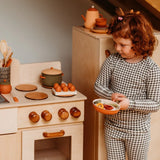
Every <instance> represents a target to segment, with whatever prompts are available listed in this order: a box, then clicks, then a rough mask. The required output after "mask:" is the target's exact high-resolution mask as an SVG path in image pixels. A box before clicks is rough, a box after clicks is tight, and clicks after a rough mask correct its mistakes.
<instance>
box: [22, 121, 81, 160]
mask: <svg viewBox="0 0 160 160" xmlns="http://www.w3.org/2000/svg"><path fill="white" fill-rule="evenodd" d="M51 150H52V151H51ZM45 158H46V159H47V160H83V123H73V124H66V125H56V126H49V127H40V128H38V129H37V128H36V129H28V130H24V131H22V160H44V159H45Z"/></svg>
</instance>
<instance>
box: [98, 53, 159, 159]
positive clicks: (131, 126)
mask: <svg viewBox="0 0 160 160" xmlns="http://www.w3.org/2000/svg"><path fill="white" fill-rule="evenodd" d="M95 92H96V93H97V94H98V95H99V96H100V97H101V98H107V99H111V94H112V93H116V92H118V93H122V94H124V95H125V96H126V97H128V99H129V100H130V105H129V108H128V109H127V110H122V111H119V112H118V113H117V114H115V115H106V121H105V126H106V129H107V130H108V131H109V132H110V133H111V134H112V135H110V136H112V138H115V139H117V138H119V136H121V134H117V133H125V134H132V135H136V136H137V135H138V134H139V135H140V137H141V134H144V133H145V134H148V135H149V131H150V114H151V113H152V112H156V111H158V110H159V108H160V69H159V67H158V66H157V65H156V64H155V63H154V62H153V61H152V59H151V58H150V57H147V58H146V59H143V60H142V61H140V62H138V63H128V62H126V61H125V60H124V59H123V58H122V57H121V56H120V55H119V54H118V53H115V54H111V56H109V57H108V58H107V59H106V60H105V62H104V64H103V65H102V68H101V71H100V74H99V76H98V77H97V80H96V82H95ZM146 137H149V136H146ZM148 141H149V140H148ZM123 142H124V145H125V147H126V144H127V142H126V141H124V140H123ZM110 143H111V142H110ZM117 143H118V142H117ZM144 143H146V144H148V142H144ZM106 145H107V141H106ZM136 145H137V147H138V146H139V143H133V147H134V146H136ZM107 146H108V145H107ZM117 146H118V145H117ZM141 146H142V147H143V146H145V144H142V145H141ZM107 150H108V148H107ZM126 150H127V148H126ZM108 160H110V159H108ZM114 160H116V159H114ZM117 160H119V159H117ZM132 160H133V159H132ZM134 160H143V159H134Z"/></svg>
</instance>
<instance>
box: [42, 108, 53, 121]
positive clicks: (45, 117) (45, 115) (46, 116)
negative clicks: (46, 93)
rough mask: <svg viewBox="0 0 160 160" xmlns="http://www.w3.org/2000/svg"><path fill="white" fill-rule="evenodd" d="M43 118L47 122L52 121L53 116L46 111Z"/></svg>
mask: <svg viewBox="0 0 160 160" xmlns="http://www.w3.org/2000/svg"><path fill="white" fill-rule="evenodd" d="M41 117H42V118H43V119H44V120H45V121H50V120H51V119H52V114H51V113H50V112H49V111H47V110H44V111H43V112H42V113H41Z"/></svg>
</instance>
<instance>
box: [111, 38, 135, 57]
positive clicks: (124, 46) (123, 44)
mask: <svg viewBox="0 0 160 160" xmlns="http://www.w3.org/2000/svg"><path fill="white" fill-rule="evenodd" d="M113 40H114V43H115V49H116V50H117V52H118V53H119V54H120V55H121V57H122V58H126V59H131V58H135V56H136V54H135V51H133V49H132V41H131V40H130V39H124V38H115V37H114V36H113Z"/></svg>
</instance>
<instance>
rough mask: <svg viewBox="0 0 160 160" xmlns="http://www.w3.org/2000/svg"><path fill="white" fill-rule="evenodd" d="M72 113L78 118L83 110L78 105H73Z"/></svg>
mask: <svg viewBox="0 0 160 160" xmlns="http://www.w3.org/2000/svg"><path fill="white" fill-rule="evenodd" d="M70 114H71V115H72V116H73V117H74V118H78V117H80V115H81V111H80V110H79V109H78V108H77V107H73V108H71V110H70Z"/></svg>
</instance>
